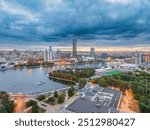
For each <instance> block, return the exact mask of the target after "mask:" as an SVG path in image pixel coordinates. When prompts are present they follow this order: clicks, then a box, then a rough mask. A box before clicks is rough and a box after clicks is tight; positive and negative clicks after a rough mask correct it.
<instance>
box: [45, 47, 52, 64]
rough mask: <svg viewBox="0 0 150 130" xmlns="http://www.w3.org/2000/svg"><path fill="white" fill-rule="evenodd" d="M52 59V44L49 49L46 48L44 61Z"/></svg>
mask: <svg viewBox="0 0 150 130" xmlns="http://www.w3.org/2000/svg"><path fill="white" fill-rule="evenodd" d="M52 60H53V50H52V47H51V46H50V47H49V49H48V50H47V49H46V50H45V52H44V61H45V62H49V61H52Z"/></svg>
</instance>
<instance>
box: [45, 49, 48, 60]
mask: <svg viewBox="0 0 150 130" xmlns="http://www.w3.org/2000/svg"><path fill="white" fill-rule="evenodd" d="M44 61H45V62H47V61H48V51H47V49H46V50H45V51H44Z"/></svg>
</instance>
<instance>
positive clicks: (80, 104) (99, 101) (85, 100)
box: [59, 85, 122, 113]
mask: <svg viewBox="0 0 150 130" xmlns="http://www.w3.org/2000/svg"><path fill="white" fill-rule="evenodd" d="M79 93H80V96H79V97H78V98H77V99H76V100H75V101H74V102H73V103H71V104H69V105H67V106H64V107H62V108H61V109H60V111H59V112H62V113H118V112H119V110H118V109H119V106H120V101H121V97H122V92H121V91H118V90H113V89H111V88H102V87H100V86H98V85H97V86H95V87H85V88H84V89H82V90H81V91H80V92H79Z"/></svg>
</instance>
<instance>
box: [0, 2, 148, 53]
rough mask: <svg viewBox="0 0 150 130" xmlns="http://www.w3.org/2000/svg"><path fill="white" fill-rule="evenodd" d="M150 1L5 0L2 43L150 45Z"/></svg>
mask: <svg viewBox="0 0 150 130" xmlns="http://www.w3.org/2000/svg"><path fill="white" fill-rule="evenodd" d="M149 9H150V0H28V1H27V0H0V46H1V47H3V46H5V47H6V46H8V47H9V46H13V45H15V46H19V45H20V46H44V45H52V46H64V47H67V46H70V45H71V42H72V39H73V38H77V39H78V41H79V42H78V44H79V45H80V46H84V47H85V46H86V47H90V46H93V47H97V48H104V49H106V48H122V49H126V50H128V49H131V48H132V49H133V48H136V50H138V49H141V50H149V49H150V11H149Z"/></svg>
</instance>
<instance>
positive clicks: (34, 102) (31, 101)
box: [26, 100, 36, 107]
mask: <svg viewBox="0 0 150 130" xmlns="http://www.w3.org/2000/svg"><path fill="white" fill-rule="evenodd" d="M33 104H36V101H33V100H29V101H28V102H27V103H26V106H27V107H30V106H32V105H33Z"/></svg>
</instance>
